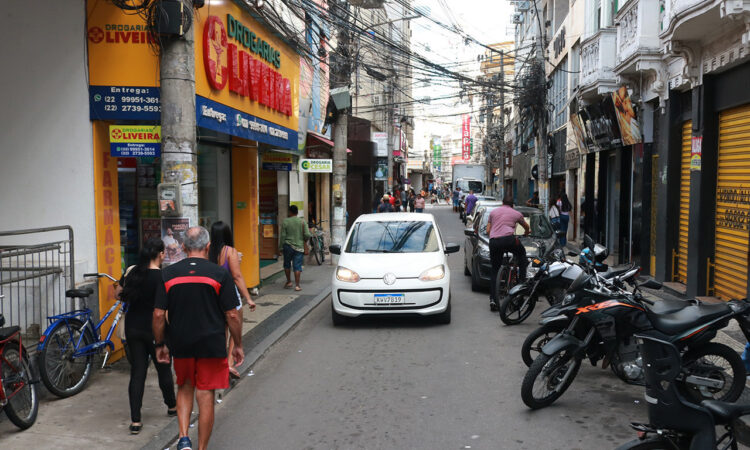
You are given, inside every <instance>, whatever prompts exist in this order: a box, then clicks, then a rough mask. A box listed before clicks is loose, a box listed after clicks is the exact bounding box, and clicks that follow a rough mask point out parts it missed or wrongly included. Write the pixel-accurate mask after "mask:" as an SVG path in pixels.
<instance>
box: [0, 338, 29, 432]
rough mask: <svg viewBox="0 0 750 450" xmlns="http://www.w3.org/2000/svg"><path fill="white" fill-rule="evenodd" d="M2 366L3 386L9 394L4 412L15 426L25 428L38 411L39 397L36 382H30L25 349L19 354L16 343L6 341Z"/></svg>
mask: <svg viewBox="0 0 750 450" xmlns="http://www.w3.org/2000/svg"><path fill="white" fill-rule="evenodd" d="M2 368H3V371H2V374H0V376H2V381H3V388H4V389H5V393H6V394H7V395H8V396H10V398H9V399H8V404H7V405H5V414H6V415H7V416H8V419H10V421H11V422H13V424H14V425H15V426H17V427H18V428H20V429H22V430H25V429H27V428H29V427H30V426H32V425H34V422H35V421H36V415H37V413H38V412H39V397H38V396H37V393H36V384H32V383H31V379H32V378H33V377H32V374H31V365H30V364H29V357H28V355H27V354H26V350H23V354H21V353H20V352H19V351H18V345H17V344H16V343H14V342H9V343H7V344H6V345H5V347H3V360H2Z"/></svg>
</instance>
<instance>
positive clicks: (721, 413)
mask: <svg viewBox="0 0 750 450" xmlns="http://www.w3.org/2000/svg"><path fill="white" fill-rule="evenodd" d="M701 406H702V407H704V408H706V409H707V410H708V411H709V412H710V413H711V415H712V416H714V422H716V424H717V425H723V424H728V423H730V422H734V421H735V420H737V419H739V418H740V417H741V416H744V415H746V414H750V403H727V402H720V401H718V400H703V401H702V402H701Z"/></svg>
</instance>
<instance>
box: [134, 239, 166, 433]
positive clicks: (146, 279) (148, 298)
mask: <svg viewBox="0 0 750 450" xmlns="http://www.w3.org/2000/svg"><path fill="white" fill-rule="evenodd" d="M164 250H165V247H164V242H163V241H162V240H161V239H160V238H158V237H152V238H150V239H148V240H147V241H146V243H145V244H144V245H143V248H142V249H141V252H140V255H139V257H138V264H136V265H135V266H132V268H130V269H129V271H128V272H126V274H125V276H124V277H123V279H121V280H120V282H121V283H122V294H121V298H122V300H123V301H124V302H125V303H127V305H128V312H127V313H125V339H126V341H127V343H128V356H129V360H130V382H129V383H128V400H130V421H131V423H130V433H131V434H138V433H140V432H141V429H142V427H143V422H141V406H142V405H143V391H144V388H145V386H146V375H147V373H148V360H149V357H151V360H152V361H153V362H154V367H156V374H157V376H158V377H159V389H161V395H162V398H163V399H164V404H165V405H167V415H168V416H176V415H177V399H176V398H175V393H174V380H173V379H172V367H171V365H170V364H169V361H167V362H166V363H161V362H158V361H157V360H156V348H155V347H154V333H153V331H152V327H151V322H152V320H153V317H154V303H155V301H156V294H157V292H158V291H159V289H160V288H161V287H162V286H163V281H162V275H161V264H162V262H163V261H164Z"/></svg>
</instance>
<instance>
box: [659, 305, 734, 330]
mask: <svg viewBox="0 0 750 450" xmlns="http://www.w3.org/2000/svg"><path fill="white" fill-rule="evenodd" d="M648 312H649V314H648V315H649V318H650V319H651V323H652V324H653V325H654V328H656V329H657V330H659V331H661V332H662V333H665V334H668V335H675V334H679V333H681V332H683V331H687V330H689V329H690V328H694V327H697V326H699V325H701V324H703V323H708V322H710V321H712V320H714V319H717V318H719V317H721V316H724V315H726V314H729V313H731V312H732V309H731V308H730V307H729V305H727V304H725V303H718V304H713V305H704V304H702V303H701V304H697V305H694V304H693V305H688V306H686V307H684V308H682V309H680V310H678V311H674V312H671V313H667V314H657V313H654V312H653V311H648Z"/></svg>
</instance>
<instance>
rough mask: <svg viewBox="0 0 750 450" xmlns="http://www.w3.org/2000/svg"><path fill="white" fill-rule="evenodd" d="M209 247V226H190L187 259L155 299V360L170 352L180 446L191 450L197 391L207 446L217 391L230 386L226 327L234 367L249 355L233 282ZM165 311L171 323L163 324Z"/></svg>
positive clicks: (171, 271)
mask: <svg viewBox="0 0 750 450" xmlns="http://www.w3.org/2000/svg"><path fill="white" fill-rule="evenodd" d="M209 245H210V243H209V234H208V231H207V230H206V229H205V228H203V227H192V228H190V229H189V230H188V231H187V233H185V242H184V244H183V246H184V247H185V253H187V258H185V259H183V260H182V261H180V262H177V263H175V264H173V265H171V266H169V267H167V268H166V269H164V271H163V277H164V289H160V290H159V293H158V294H157V296H156V301H155V308H154V323H153V328H154V339H155V340H156V358H157V360H158V361H159V362H164V363H169V358H170V352H171V356H173V357H174V370H175V374H176V375H177V385H178V390H177V417H178V422H179V427H180V440H179V441H178V443H177V448H178V450H192V444H191V442H190V438H189V437H188V429H189V425H190V415H191V414H192V411H193V395H194V394H195V398H196V399H197V401H198V410H199V413H200V416H199V419H198V444H199V445H198V448H199V449H201V450H202V449H205V448H206V447H207V446H208V439H209V438H210V436H211V429H212V428H213V422H214V391H215V390H216V389H226V388H228V387H229V365H228V363H227V346H226V335H225V331H224V330H225V329H226V328H227V327H229V333H230V334H231V336H232V339H234V350H233V351H232V356H233V357H234V361H235V363H236V365H238V366H239V365H240V364H242V361H243V360H244V357H245V356H244V353H243V351H242V341H241V338H242V317H241V314H240V311H238V310H237V308H236V307H237V292H236V290H235V287H234V282H233V281H232V276H231V275H230V274H229V272H228V271H227V270H226V269H224V268H223V267H221V266H218V265H216V264H214V263H212V262H210V261H209V260H208V248H209ZM167 312H168V317H169V327H166V326H165V325H166V317H167ZM165 328H166V329H167V333H166V334H168V336H169V339H168V341H169V348H167V346H166V344H165ZM196 389H197V392H195V391H196Z"/></svg>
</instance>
